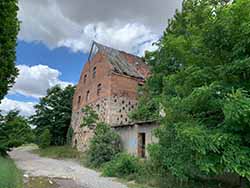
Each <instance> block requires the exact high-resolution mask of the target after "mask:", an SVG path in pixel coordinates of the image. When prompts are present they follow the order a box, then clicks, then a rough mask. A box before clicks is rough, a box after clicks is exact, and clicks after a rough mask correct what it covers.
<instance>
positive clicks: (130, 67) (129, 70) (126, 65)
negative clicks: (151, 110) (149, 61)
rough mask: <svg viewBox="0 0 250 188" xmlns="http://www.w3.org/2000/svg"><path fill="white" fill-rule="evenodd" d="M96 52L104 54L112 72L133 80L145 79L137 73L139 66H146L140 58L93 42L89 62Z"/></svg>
mask: <svg viewBox="0 0 250 188" xmlns="http://www.w3.org/2000/svg"><path fill="white" fill-rule="evenodd" d="M97 52H101V53H105V55H106V56H107V58H108V61H109V63H110V64H111V65H112V67H113V71H114V72H116V73H119V74H123V75H127V76H132V77H135V78H140V79H145V75H143V74H142V73H141V72H140V71H139V67H140V66H145V65H146V64H145V63H144V61H143V60H142V58H140V57H138V56H135V55H131V54H128V53H126V52H123V51H120V50H116V49H114V48H111V47H107V46H104V45H102V44H99V43H97V42H95V41H94V42H93V44H92V47H91V51H90V56H89V61H90V59H91V57H93V56H94V55H95V54H96V53H97ZM128 56H129V57H130V58H129V59H130V61H129V60H128ZM131 57H132V58H131Z"/></svg>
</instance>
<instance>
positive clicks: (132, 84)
mask: <svg viewBox="0 0 250 188" xmlns="http://www.w3.org/2000/svg"><path fill="white" fill-rule="evenodd" d="M139 82H140V81H139V80H137V79H135V78H131V77H129V76H124V75H119V74H115V73H114V74H112V76H111V94H112V95H113V96H118V97H127V98H131V99H136V98H137V87H138V83H139Z"/></svg>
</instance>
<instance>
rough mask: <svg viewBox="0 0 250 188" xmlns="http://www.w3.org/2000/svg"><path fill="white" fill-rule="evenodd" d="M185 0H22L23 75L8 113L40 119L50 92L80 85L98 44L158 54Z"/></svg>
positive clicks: (5, 107)
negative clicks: (37, 111) (37, 114)
mask: <svg viewBox="0 0 250 188" xmlns="http://www.w3.org/2000/svg"><path fill="white" fill-rule="evenodd" d="M181 2H182V0H155V1H151V0H127V1H119V0H109V1H99V2H98V3H96V1H93V0H74V2H73V1H69V0H19V4H18V5H19V12H18V19H19V20H20V21H21V26H20V32H19V35H18V45H17V59H16V66H17V68H18V69H19V76H18V77H17V78H16V83H15V84H14V86H13V87H12V88H11V89H10V91H9V93H8V95H7V96H5V98H4V99H3V100H2V101H1V104H0V110H2V112H3V113H6V112H8V111H9V110H13V109H17V110H20V111H21V114H22V115H24V116H30V115H32V114H34V105H35V104H37V102H38V101H39V98H40V97H43V96H45V95H46V91H47V89H49V88H51V87H53V86H54V85H57V84H59V85H61V86H62V87H65V86H67V85H68V84H76V83H77V82H78V80H79V77H80V73H81V70H82V68H83V66H84V63H85V62H86V60H87V58H88V53H89V50H90V46H91V43H92V41H93V40H95V41H97V42H99V43H102V44H104V45H107V46H110V47H113V48H116V49H119V50H124V51H126V52H128V53H133V54H136V55H139V56H143V55H144V52H145V50H155V49H156V47H155V46H153V45H152V43H154V42H156V41H158V40H159V38H160V37H161V36H162V33H163V31H164V29H165V28H166V26H167V20H168V19H169V18H171V17H172V16H173V15H174V12H175V10H176V9H179V8H180V7H181Z"/></svg>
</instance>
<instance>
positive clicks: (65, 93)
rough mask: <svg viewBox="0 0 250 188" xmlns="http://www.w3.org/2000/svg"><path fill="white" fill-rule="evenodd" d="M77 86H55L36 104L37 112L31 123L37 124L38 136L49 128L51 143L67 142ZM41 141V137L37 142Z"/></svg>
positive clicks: (61, 143)
mask: <svg viewBox="0 0 250 188" xmlns="http://www.w3.org/2000/svg"><path fill="white" fill-rule="evenodd" d="M74 90H75V87H73V86H67V87H66V88H64V89H62V88H61V87H60V86H55V87H53V88H51V89H49V90H48V91H47V95H46V96H45V97H43V98H41V99H40V102H39V104H37V105H36V106H35V109H36V113H35V115H33V116H32V117H31V123H32V124H33V125H35V126H36V129H35V133H36V135H37V138H40V135H41V134H42V133H44V131H45V130H49V133H50V134H51V140H50V145H64V144H65V143H66V142H67V132H68V129H69V126H70V121H71V111H72V100H73V94H74ZM39 142H41V141H40V140H39V139H38V140H37V143H39Z"/></svg>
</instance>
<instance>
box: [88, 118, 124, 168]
mask: <svg viewBox="0 0 250 188" xmlns="http://www.w3.org/2000/svg"><path fill="white" fill-rule="evenodd" d="M120 151H121V144H120V137H119V135H118V134H117V133H115V132H114V131H113V130H112V129H111V127H110V126H109V125H107V124H105V123H102V122H101V123H98V124H97V126H96V129H95V135H94V137H93V138H92V139H91V141H90V146H89V149H88V151H87V162H88V164H90V165H91V166H93V167H100V166H101V165H102V164H104V163H106V162H108V161H110V160H112V159H113V158H114V156H115V155H116V154H117V153H119V152H120Z"/></svg>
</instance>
